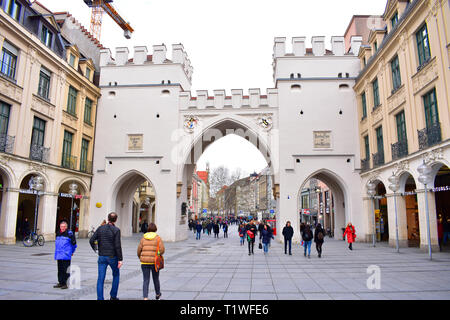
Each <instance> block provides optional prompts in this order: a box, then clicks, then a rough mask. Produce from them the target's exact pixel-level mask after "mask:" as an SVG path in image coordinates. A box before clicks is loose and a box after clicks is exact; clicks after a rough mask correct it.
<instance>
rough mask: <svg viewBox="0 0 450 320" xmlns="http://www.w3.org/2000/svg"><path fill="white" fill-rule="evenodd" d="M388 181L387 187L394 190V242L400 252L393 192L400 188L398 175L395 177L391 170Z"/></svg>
mask: <svg viewBox="0 0 450 320" xmlns="http://www.w3.org/2000/svg"><path fill="white" fill-rule="evenodd" d="M388 181H389V182H390V183H391V184H390V185H389V189H391V190H392V192H394V208H395V239H396V241H395V244H396V246H397V252H398V253H400V246H399V244H398V220H397V195H396V194H395V193H396V192H397V191H398V189H400V185H399V184H398V182H399V177H397V176H396V175H395V174H394V173H393V172H392V176H390V177H389V179H388Z"/></svg>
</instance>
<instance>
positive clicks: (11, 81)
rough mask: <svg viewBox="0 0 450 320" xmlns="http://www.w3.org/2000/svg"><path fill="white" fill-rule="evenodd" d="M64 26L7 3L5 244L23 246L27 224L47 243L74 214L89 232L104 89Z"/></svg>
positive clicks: (0, 162) (2, 23)
mask: <svg viewBox="0 0 450 320" xmlns="http://www.w3.org/2000/svg"><path fill="white" fill-rule="evenodd" d="M64 23H65V19H58V20H57V19H56V18H55V16H54V15H53V14H52V13H51V12H50V11H48V10H47V9H46V8H45V7H43V6H42V5H41V4H39V3H38V2H34V3H33V4H31V3H30V2H29V1H25V0H24V1H21V0H2V1H0V50H1V55H0V65H1V70H0V105H1V128H0V130H1V137H0V144H1V145H0V173H1V174H0V175H1V181H0V184H1V187H2V188H1V213H0V242H1V243H8V244H11V243H15V241H16V240H21V239H22V237H23V235H24V231H25V230H24V227H23V226H24V225H25V224H24V223H25V220H26V219H27V220H28V222H29V226H30V228H31V231H33V230H34V228H35V227H36V228H37V229H39V231H38V233H41V234H43V235H44V237H45V238H46V239H47V240H51V239H54V238H55V231H56V230H57V225H58V221H59V220H61V219H63V218H65V219H68V220H70V217H71V216H72V226H73V229H74V230H75V231H77V232H80V233H81V234H83V233H85V234H87V231H88V228H89V224H88V221H89V207H90V206H89V197H90V183H91V177H92V165H91V164H92V156H93V145H94V130H95V114H96V106H97V100H98V98H99V96H100V90H99V88H98V87H97V86H96V85H95V84H94V71H95V65H94V63H93V61H92V60H91V59H90V58H89V56H87V55H84V53H83V52H82V51H80V50H79V48H78V46H77V45H76V44H75V43H74V42H73V41H72V39H71V38H70V35H66V34H63V33H62V32H61V27H60V26H61V25H63V24H64ZM84 41H85V42H87V43H90V42H91V40H90V39H89V38H88V37H86V38H85V39H84ZM88 45H89V44H88ZM91 45H92V46H94V47H96V48H97V50H98V51H99V50H100V48H99V47H98V46H97V45H96V44H93V43H92V44H91ZM36 176H39V177H41V178H40V179H42V180H43V183H42V186H41V190H40V191H39V193H37V191H34V189H32V185H33V181H34V180H33V179H34V177H36ZM73 183H75V184H76V185H77V189H76V193H77V196H76V197H75V199H72V197H71V195H70V194H69V189H70V186H71V185H72V184H73ZM72 200H74V201H72ZM35 217H37V220H36V219H35ZM35 220H36V221H35Z"/></svg>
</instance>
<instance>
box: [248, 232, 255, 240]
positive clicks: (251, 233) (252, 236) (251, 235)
mask: <svg viewBox="0 0 450 320" xmlns="http://www.w3.org/2000/svg"><path fill="white" fill-rule="evenodd" d="M247 235H248V237H249V238H250V239H253V238H254V237H255V234H254V233H253V232H251V231H250V230H247Z"/></svg>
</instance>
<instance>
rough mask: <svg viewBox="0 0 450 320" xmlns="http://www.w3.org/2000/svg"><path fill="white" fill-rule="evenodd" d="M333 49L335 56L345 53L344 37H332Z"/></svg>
mask: <svg viewBox="0 0 450 320" xmlns="http://www.w3.org/2000/svg"><path fill="white" fill-rule="evenodd" d="M331 50H333V54H334V55H335V56H343V55H344V54H345V43H344V37H331Z"/></svg>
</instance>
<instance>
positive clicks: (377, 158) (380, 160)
mask: <svg viewBox="0 0 450 320" xmlns="http://www.w3.org/2000/svg"><path fill="white" fill-rule="evenodd" d="M372 160H373V167H374V168H375V167H379V166H381V165H383V164H384V152H378V153H374V154H372Z"/></svg>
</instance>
